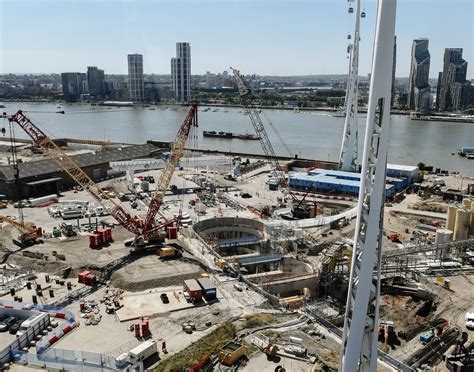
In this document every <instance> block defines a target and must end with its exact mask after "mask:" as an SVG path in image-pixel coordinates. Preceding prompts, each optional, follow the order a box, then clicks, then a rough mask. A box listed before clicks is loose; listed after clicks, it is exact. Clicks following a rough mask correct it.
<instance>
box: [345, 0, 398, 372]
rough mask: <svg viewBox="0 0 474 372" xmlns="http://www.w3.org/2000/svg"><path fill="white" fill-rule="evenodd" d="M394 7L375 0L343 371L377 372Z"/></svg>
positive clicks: (390, 2)
mask: <svg viewBox="0 0 474 372" xmlns="http://www.w3.org/2000/svg"><path fill="white" fill-rule="evenodd" d="M396 4H397V2H396V0H378V7H377V23H376V32H375V41H374V52H373V58H372V78H371V81H370V95H369V106H368V111H367V124H366V131H365V141H364V153H363V158H362V172H361V183H360V189H359V204H358V213H357V222H356V228H355V233H354V246H353V250H352V264H351V273H350V277H349V288H348V294H347V302H346V314H345V319H344V331H343V338H342V353H341V354H342V356H341V364H340V368H339V370H340V371H343V372H354V371H363V372H369V371H370V372H375V371H376V370H377V344H378V334H377V326H378V321H379V301H380V275H381V256H382V254H381V245H382V237H383V234H382V233H383V203H384V199H385V177H386V168H387V149H388V139H389V130H390V128H389V125H390V121H389V120H390V98H391V82H392V79H391V76H392V63H393V43H394V34H395V15H396ZM374 272H375V273H376V277H375V278H374V277H373V273H374Z"/></svg>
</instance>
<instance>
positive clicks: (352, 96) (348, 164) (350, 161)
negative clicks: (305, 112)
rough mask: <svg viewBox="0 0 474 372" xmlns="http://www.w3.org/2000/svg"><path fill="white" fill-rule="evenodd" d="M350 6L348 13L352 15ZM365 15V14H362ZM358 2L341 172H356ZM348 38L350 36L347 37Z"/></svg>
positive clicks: (350, 64)
mask: <svg viewBox="0 0 474 372" xmlns="http://www.w3.org/2000/svg"><path fill="white" fill-rule="evenodd" d="M351 10H352V11H351ZM353 12H354V9H353V8H352V6H351V7H350V8H349V13H353ZM364 14H365V13H364ZM360 18H361V14H360V0H357V1H356V10H355V31H354V37H353V40H352V43H351V44H349V46H348V52H349V75H348V77H347V88H346V89H347V90H346V101H345V121H344V134H343V136H342V144H341V151H340V155H339V169H341V170H343V171H355V170H357V164H356V160H357V146H358V140H357V131H358V118H357V100H358V99H359V87H358V85H359V84H358V74H359V42H360ZM347 37H348V38H350V35H348V36H347Z"/></svg>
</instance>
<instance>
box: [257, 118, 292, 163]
mask: <svg viewBox="0 0 474 372" xmlns="http://www.w3.org/2000/svg"><path fill="white" fill-rule="evenodd" d="M262 114H263V116H264V117H265V119H266V120H267V122H268V123H269V124H270V126H271V127H272V129H273V132H275V134H276V135H277V137H278V139H279V140H280V142H281V144H282V145H283V147H284V148H285V150H286V151H287V152H288V154H289V155H290V157H293V154H294V153H293V152H292V151H291V149H290V148H289V147H288V145H287V144H286V143H285V141H284V139H283V137H282V136H281V135H280V132H278V130H277V129H276V128H275V126H274V125H273V123H272V122H271V120H270V118H269V117H268V116H267V114H266V113H265V111H263V110H262Z"/></svg>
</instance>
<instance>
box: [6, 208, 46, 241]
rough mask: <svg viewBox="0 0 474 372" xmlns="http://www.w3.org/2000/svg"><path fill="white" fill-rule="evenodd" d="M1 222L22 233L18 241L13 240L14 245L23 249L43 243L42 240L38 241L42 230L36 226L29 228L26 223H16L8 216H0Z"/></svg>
mask: <svg viewBox="0 0 474 372" xmlns="http://www.w3.org/2000/svg"><path fill="white" fill-rule="evenodd" d="M0 222H2V223H7V224H9V225H11V226H13V227H14V228H15V229H17V230H18V231H19V232H20V235H19V236H18V240H17V239H13V243H15V244H16V245H18V246H19V247H21V248H26V247H30V246H32V245H34V244H38V243H42V242H43V241H42V240H39V239H38V238H40V237H41V229H40V228H37V227H36V226H28V225H26V224H25V223H24V222H17V221H14V220H12V219H11V218H10V217H7V216H0Z"/></svg>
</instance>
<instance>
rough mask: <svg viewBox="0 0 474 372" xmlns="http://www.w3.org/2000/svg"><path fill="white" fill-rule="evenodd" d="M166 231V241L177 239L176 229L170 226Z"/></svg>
mask: <svg viewBox="0 0 474 372" xmlns="http://www.w3.org/2000/svg"><path fill="white" fill-rule="evenodd" d="M167 230H168V239H177V238H178V229H177V228H176V227H175V226H170V227H168V228H167Z"/></svg>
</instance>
